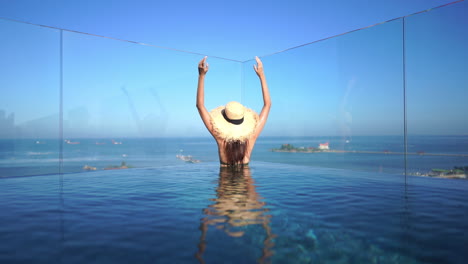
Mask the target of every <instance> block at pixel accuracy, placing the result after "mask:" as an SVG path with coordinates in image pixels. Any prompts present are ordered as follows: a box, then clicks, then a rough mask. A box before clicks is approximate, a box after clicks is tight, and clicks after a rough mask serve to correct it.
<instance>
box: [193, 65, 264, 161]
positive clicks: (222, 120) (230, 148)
mask: <svg viewBox="0 0 468 264" xmlns="http://www.w3.org/2000/svg"><path fill="white" fill-rule="evenodd" d="M255 60H256V61H257V65H254V70H255V72H256V73H257V76H258V78H259V79H260V83H261V86H262V93H263V108H262V111H261V112H260V115H257V113H255V112H254V111H253V110H251V109H249V108H246V107H244V106H243V105H241V104H240V103H238V102H229V103H227V104H226V105H225V106H220V107H217V108H215V109H213V110H212V111H211V112H208V111H207V110H206V108H205V91H204V90H205V88H204V84H205V75H206V73H207V72H208V63H206V57H205V58H203V59H202V60H201V61H200V63H198V74H199V75H198V89H197V108H198V112H199V113H200V117H201V119H202V120H203V123H204V124H205V126H206V128H207V129H208V131H210V133H211V135H212V136H213V137H214V138H215V140H216V143H218V153H219V161H220V162H221V166H243V165H247V164H248V163H249V161H250V155H251V154H252V149H253V147H254V145H255V141H256V140H257V138H258V136H259V135H260V132H262V130H263V127H264V126H265V123H266V121H267V119H268V114H269V113H270V108H271V99H270V92H269V91H268V86H267V83H266V79H265V73H264V72H263V64H262V62H261V61H260V59H259V58H258V57H255Z"/></svg>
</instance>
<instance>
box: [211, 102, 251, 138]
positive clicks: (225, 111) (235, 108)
mask: <svg viewBox="0 0 468 264" xmlns="http://www.w3.org/2000/svg"><path fill="white" fill-rule="evenodd" d="M210 116H211V123H212V124H213V129H214V132H215V133H216V135H218V136H219V137H221V138H223V139H225V140H227V141H232V140H241V141H245V140H248V139H249V138H250V136H251V135H252V133H253V132H254V130H255V127H256V126H257V122H258V115H257V113H255V112H254V111H253V110H252V109H249V108H247V107H244V106H243V105H241V104H240V103H238V102H229V103H227V104H226V106H219V107H217V108H215V109H213V110H211V112H210Z"/></svg>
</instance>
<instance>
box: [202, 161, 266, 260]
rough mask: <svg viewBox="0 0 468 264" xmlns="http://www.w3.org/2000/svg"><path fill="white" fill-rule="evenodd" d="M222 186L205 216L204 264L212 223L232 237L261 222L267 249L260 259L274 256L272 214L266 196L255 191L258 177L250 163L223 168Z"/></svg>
mask: <svg viewBox="0 0 468 264" xmlns="http://www.w3.org/2000/svg"><path fill="white" fill-rule="evenodd" d="M218 183H219V186H218V188H217V189H216V198H215V199H213V202H214V203H213V204H211V205H209V206H208V208H206V209H204V211H203V212H204V214H205V217H204V218H202V219H201V224H200V230H201V237H200V242H199V245H198V252H197V254H196V257H197V259H198V260H199V261H200V262H201V263H205V262H204V260H203V253H204V251H205V249H206V246H207V241H206V235H207V232H208V229H209V227H210V226H212V227H215V228H217V229H220V230H224V232H225V233H226V234H227V235H228V236H230V237H242V236H244V235H246V231H245V230H246V229H245V228H246V227H248V226H250V225H261V226H262V227H263V229H264V230H265V232H266V237H265V239H264V241H263V252H262V256H261V258H260V259H259V261H260V262H264V261H266V260H268V259H269V257H271V256H272V255H273V251H272V247H273V246H274V243H273V238H274V237H275V235H274V234H273V233H272V230H271V227H270V218H271V215H270V214H268V209H266V208H265V202H263V201H262V200H263V198H262V197H261V196H260V195H259V194H258V193H257V191H256V190H255V185H254V180H253V179H252V175H251V171H250V168H249V167H248V166H244V167H242V168H229V167H221V168H220V171H219V180H218Z"/></svg>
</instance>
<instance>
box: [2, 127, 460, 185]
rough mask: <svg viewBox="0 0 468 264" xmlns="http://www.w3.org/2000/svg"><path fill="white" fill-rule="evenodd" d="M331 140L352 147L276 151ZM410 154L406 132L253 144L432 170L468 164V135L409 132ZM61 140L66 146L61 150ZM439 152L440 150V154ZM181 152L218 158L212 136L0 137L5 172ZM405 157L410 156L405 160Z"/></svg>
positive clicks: (386, 167)
mask: <svg viewBox="0 0 468 264" xmlns="http://www.w3.org/2000/svg"><path fill="white" fill-rule="evenodd" d="M325 142H328V143H329V146H330V149H331V150H338V151H347V152H319V153H285V152H272V151H271V150H272V149H273V148H279V147H281V145H282V144H292V145H294V146H295V147H318V145H319V144H320V143H325ZM407 142H408V145H407V149H408V153H409V154H408V155H406V157H405V155H404V154H403V153H404V151H405V144H404V138H403V136H355V137H352V138H343V137H325V136H324V137H260V138H259V139H258V141H257V143H256V146H255V148H254V152H253V154H252V157H251V163H254V162H255V161H263V162H272V163H282V164H291V165H303V166H312V167H322V168H339V169H349V170H357V171H367V172H379V173H391V174H404V173H405V166H406V172H407V173H408V174H416V173H427V172H428V171H430V170H432V169H453V168H454V167H455V166H457V167H461V166H468V136H408V139H407ZM61 143H62V146H63V150H62V151H60V144H61ZM439 154H440V155H439ZM176 155H184V156H192V158H193V159H196V160H199V161H200V162H201V163H203V162H213V161H218V156H217V155H218V154H217V146H216V143H215V141H214V140H213V139H212V138H114V139H102V138H101V139H90V138H82V139H76V138H70V139H64V141H63V142H60V140H58V139H16V140H14V139H3V140H0V176H2V177H12V176H31V175H47V174H54V173H75V172H83V171H86V169H84V168H85V166H88V168H96V170H102V169H106V168H107V169H108V168H112V167H119V166H121V165H122V164H125V165H127V166H129V167H133V168H144V167H154V166H162V165H177V164H180V163H181V162H183V161H182V160H180V159H177V158H176ZM405 158H406V162H405Z"/></svg>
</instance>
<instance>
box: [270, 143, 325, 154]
mask: <svg viewBox="0 0 468 264" xmlns="http://www.w3.org/2000/svg"><path fill="white" fill-rule="evenodd" d="M271 151H273V152H302V153H313V152H328V151H330V147H329V144H328V142H326V143H321V144H319V146H318V148H314V147H307V148H306V147H298V148H297V147H294V146H293V145H291V144H283V145H281V148H274V149H271Z"/></svg>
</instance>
